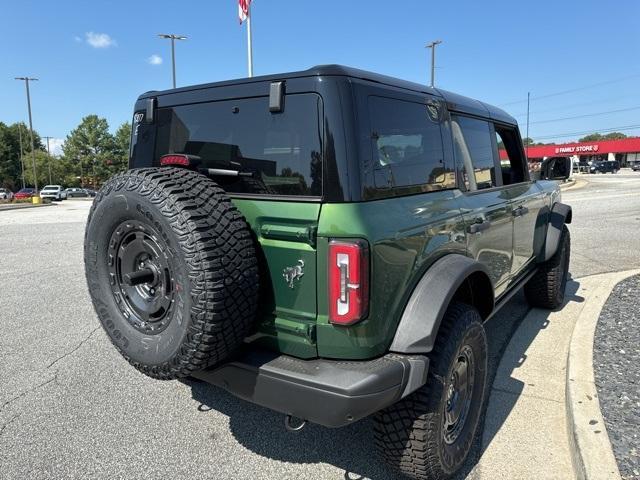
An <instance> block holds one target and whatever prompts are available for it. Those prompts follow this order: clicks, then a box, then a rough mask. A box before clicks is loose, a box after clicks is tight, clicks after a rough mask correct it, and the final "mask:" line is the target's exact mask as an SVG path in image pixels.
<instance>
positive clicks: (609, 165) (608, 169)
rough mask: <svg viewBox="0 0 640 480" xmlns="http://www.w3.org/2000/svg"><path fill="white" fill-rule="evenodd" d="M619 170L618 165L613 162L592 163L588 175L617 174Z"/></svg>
mask: <svg viewBox="0 0 640 480" xmlns="http://www.w3.org/2000/svg"><path fill="white" fill-rule="evenodd" d="M618 170H620V164H619V163H618V162H615V161H613V160H607V161H602V162H594V163H592V164H591V167H590V168H589V173H618Z"/></svg>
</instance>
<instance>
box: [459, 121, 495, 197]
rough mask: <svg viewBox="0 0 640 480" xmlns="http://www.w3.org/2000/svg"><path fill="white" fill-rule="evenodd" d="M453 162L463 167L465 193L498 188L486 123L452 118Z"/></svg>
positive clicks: (491, 140)
mask: <svg viewBox="0 0 640 480" xmlns="http://www.w3.org/2000/svg"><path fill="white" fill-rule="evenodd" d="M451 131H452V134H453V146H454V151H455V155H456V159H457V160H458V162H459V163H460V164H461V165H462V168H463V172H464V181H465V185H466V187H467V190H481V189H484V188H491V187H495V186H497V185H498V183H497V179H496V168H495V163H494V156H493V142H495V140H494V139H493V138H492V137H491V128H490V126H489V123H488V122H486V121H484V120H478V119H475V118H469V117H461V116H453V117H452V119H451Z"/></svg>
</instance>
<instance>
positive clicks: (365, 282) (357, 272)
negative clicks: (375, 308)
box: [329, 240, 369, 325]
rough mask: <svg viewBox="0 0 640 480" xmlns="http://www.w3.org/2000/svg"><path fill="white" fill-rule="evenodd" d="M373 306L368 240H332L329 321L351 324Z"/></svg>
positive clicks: (330, 249) (330, 248) (363, 316)
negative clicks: (370, 301)
mask: <svg viewBox="0 0 640 480" xmlns="http://www.w3.org/2000/svg"><path fill="white" fill-rule="evenodd" d="M368 309H369V249H368V247H367V243H366V242H365V241H364V240H332V241H331V242H330V243H329V321H330V322H331V323H336V324H340V325H350V324H352V323H355V322H357V321H359V320H362V319H363V318H365V317H366V316H367V313H368Z"/></svg>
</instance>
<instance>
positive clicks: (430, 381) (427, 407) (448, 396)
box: [375, 303, 487, 480]
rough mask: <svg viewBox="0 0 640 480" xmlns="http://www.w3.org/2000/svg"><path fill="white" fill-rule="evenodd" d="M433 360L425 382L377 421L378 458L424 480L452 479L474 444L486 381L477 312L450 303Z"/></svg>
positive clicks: (483, 344)
mask: <svg viewBox="0 0 640 480" xmlns="http://www.w3.org/2000/svg"><path fill="white" fill-rule="evenodd" d="M429 357H430V360H431V363H430V365H429V374H428V377H427V383H426V384H425V385H424V386H422V387H421V388H419V389H418V390H416V391H415V392H414V393H412V394H411V395H409V396H407V397H406V398H403V399H402V400H400V401H399V402H398V403H396V404H394V405H392V406H390V407H388V408H385V409H384V410H382V411H381V412H378V413H377V414H376V416H375V441H376V446H377V447H378V450H379V452H380V454H381V455H382V456H383V457H384V458H385V460H386V461H387V463H389V465H391V466H392V467H394V468H396V469H397V470H399V471H400V472H401V473H403V474H404V475H406V476H408V477H410V478H415V479H420V480H427V479H430V480H433V479H444V478H448V477H450V476H451V475H453V474H454V473H455V472H456V471H457V470H458V469H459V468H460V467H461V466H462V464H463V463H464V461H465V459H466V457H467V454H468V453H469V450H470V448H471V445H472V443H473V439H474V437H475V433H476V430H477V427H478V421H479V418H480V413H481V411H482V408H483V404H484V391H485V384H486V377H487V339H486V335H485V331H484V327H483V326H482V318H481V317H480V314H479V313H478V311H477V310H476V309H475V308H473V307H471V306H469V305H466V304H463V303H453V304H451V305H450V306H449V308H448V309H447V313H446V314H445V317H444V319H443V320H442V324H441V325H440V329H439V331H438V336H437V338H436V344H435V346H434V349H433V351H432V352H431V354H430V355H429Z"/></svg>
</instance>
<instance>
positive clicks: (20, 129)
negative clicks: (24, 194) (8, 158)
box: [18, 122, 25, 188]
mask: <svg viewBox="0 0 640 480" xmlns="http://www.w3.org/2000/svg"><path fill="white" fill-rule="evenodd" d="M18 138H19V139H20V169H21V171H22V188H24V187H25V185H24V152H23V151H22V122H19V123H18Z"/></svg>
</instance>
